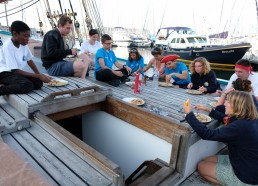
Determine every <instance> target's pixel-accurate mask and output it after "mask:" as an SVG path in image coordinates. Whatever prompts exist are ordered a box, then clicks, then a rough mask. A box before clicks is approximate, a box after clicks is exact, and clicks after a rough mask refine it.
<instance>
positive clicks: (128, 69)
mask: <svg viewBox="0 0 258 186" xmlns="http://www.w3.org/2000/svg"><path fill="white" fill-rule="evenodd" d="M124 68H125V69H126V70H127V72H128V74H131V72H132V69H131V68H130V67H128V66H124Z"/></svg>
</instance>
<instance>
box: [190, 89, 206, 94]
mask: <svg viewBox="0 0 258 186" xmlns="http://www.w3.org/2000/svg"><path fill="white" fill-rule="evenodd" d="M186 92H187V93H189V94H202V92H201V91H199V90H193V89H187V90H186Z"/></svg>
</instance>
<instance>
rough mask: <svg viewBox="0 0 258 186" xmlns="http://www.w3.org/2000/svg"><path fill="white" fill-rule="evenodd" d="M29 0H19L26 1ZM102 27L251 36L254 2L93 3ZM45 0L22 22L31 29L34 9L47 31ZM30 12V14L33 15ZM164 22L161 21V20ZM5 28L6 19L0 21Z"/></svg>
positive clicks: (100, 0) (52, 1) (108, 0)
mask: <svg viewBox="0 0 258 186" xmlns="http://www.w3.org/2000/svg"><path fill="white" fill-rule="evenodd" d="M27 1H29V0H22V2H23V3H24V2H27ZM49 2H50V4H51V8H52V11H53V10H59V12H60V9H59V4H58V1H57V0H49ZM80 2H81V1H80V0H72V3H73V6H74V9H75V11H76V12H77V13H78V16H77V19H78V20H81V24H82V26H83V21H82V20H83V19H84V17H85V16H84V14H83V13H82V10H83V9H82V7H81V3H80ZM61 3H62V4H63V7H64V8H67V9H68V8H70V6H69V1H68V0H61ZM96 3H97V6H98V9H99V12H100V15H101V18H102V21H103V25H104V26H108V27H115V26H122V27H126V28H131V27H134V28H138V29H143V27H144V25H145V28H147V29H149V30H151V32H156V31H157V30H158V29H159V28H160V26H161V27H166V26H187V27H191V28H193V29H194V30H196V31H197V32H201V33H204V32H205V33H217V32H222V31H225V30H230V31H232V32H233V31H234V33H239V34H251V33H254V32H256V31H257V18H256V9H255V0H245V1H242V0H178V1H176V0H130V1H128V0H96ZM17 5H19V1H18V0H15V1H10V2H9V3H8V5H7V7H8V9H10V8H13V7H16V6H17ZM44 6H45V5H44V0H41V1H40V3H37V5H34V6H32V7H31V8H29V9H27V10H26V11H25V12H24V14H23V17H24V21H25V22H27V23H28V24H29V26H31V27H38V16H37V14H36V11H37V10H36V8H38V10H39V14H40V17H41V20H42V21H43V24H44V25H46V26H47V28H46V29H50V26H49V23H48V20H47V19H46V17H45V12H46V11H45V8H44ZM2 12H4V5H3V4H1V5H0V13H1V14H0V17H2V16H3V15H4V14H3V13H2ZM32 12H33V13H32ZM163 16H164V18H163V21H162V17H163ZM21 17H22V14H21V13H20V14H17V15H15V16H11V17H9V22H10V23H11V22H12V21H14V20H16V19H20V18H21ZM0 22H1V23H2V24H3V25H5V24H6V21H5V18H0Z"/></svg>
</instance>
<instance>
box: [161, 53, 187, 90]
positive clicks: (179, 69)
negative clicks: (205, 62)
mask: <svg viewBox="0 0 258 186" xmlns="http://www.w3.org/2000/svg"><path fill="white" fill-rule="evenodd" d="M178 58H179V56H178V55H167V56H165V57H164V58H163V59H162V60H161V61H160V62H161V63H165V65H166V68H165V74H166V83H169V82H171V83H172V84H173V85H177V86H179V87H180V88H185V89H186V88H187V85H188V84H189V83H190V74H189V72H188V69H187V67H186V65H185V64H184V63H182V62H177V61H176V60H177V59H178Z"/></svg>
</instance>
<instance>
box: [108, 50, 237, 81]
mask: <svg viewBox="0 0 258 186" xmlns="http://www.w3.org/2000/svg"><path fill="white" fill-rule="evenodd" d="M112 49H113V50H114V52H115V54H116V57H118V58H122V59H128V55H129V50H130V48H128V47H114V48H112ZM138 51H139V53H140V54H141V55H142V56H143V58H144V64H145V65H147V64H148V63H149V61H150V59H151V58H152V57H153V56H152V55H151V48H138ZM215 73H216V76H217V78H220V79H225V80H229V78H230V76H231V75H232V74H233V73H234V72H226V71H215Z"/></svg>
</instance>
